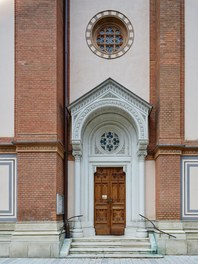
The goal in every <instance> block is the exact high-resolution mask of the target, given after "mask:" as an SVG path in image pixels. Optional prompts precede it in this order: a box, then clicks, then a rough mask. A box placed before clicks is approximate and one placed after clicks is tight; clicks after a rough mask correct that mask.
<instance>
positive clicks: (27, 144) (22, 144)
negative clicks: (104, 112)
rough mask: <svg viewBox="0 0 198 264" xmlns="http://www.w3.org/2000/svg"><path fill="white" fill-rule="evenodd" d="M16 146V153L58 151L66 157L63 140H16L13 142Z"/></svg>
mask: <svg viewBox="0 0 198 264" xmlns="http://www.w3.org/2000/svg"><path fill="white" fill-rule="evenodd" d="M13 143H14V145H15V147H16V153H21V152H23V153H24V152H31V153H33V152H34V153H35V152H45V153H46V152H47V153H53V152H56V153H58V154H59V155H60V156H61V157H62V158H64V146H63V145H62V144H61V142H57V141H49V142H47V141H42V142H41V141H37V142H35V141H16V142H13Z"/></svg>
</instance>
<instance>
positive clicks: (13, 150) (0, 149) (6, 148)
mask: <svg viewBox="0 0 198 264" xmlns="http://www.w3.org/2000/svg"><path fill="white" fill-rule="evenodd" d="M5 153H8V154H15V153H16V147H15V146H0V154H5Z"/></svg>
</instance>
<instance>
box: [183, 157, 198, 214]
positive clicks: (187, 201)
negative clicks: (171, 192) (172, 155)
mask: <svg viewBox="0 0 198 264" xmlns="http://www.w3.org/2000/svg"><path fill="white" fill-rule="evenodd" d="M181 173H182V174H181V183H182V193H181V195H182V217H183V219H198V203H197V201H198V193H197V186H198V157H183V158H182V171H181Z"/></svg>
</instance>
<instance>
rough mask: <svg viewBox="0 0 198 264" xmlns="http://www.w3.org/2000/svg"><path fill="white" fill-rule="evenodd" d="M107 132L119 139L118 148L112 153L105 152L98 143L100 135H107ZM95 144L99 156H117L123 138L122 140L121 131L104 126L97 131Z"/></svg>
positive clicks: (122, 144) (114, 127)
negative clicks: (99, 153) (114, 134)
mask: <svg viewBox="0 0 198 264" xmlns="http://www.w3.org/2000/svg"><path fill="white" fill-rule="evenodd" d="M107 132H112V133H116V134H117V136H118V138H119V141H120V142H119V145H118V147H117V148H116V149H114V150H112V151H107V150H105V149H103V148H102V146H101V143H100V140H101V136H102V134H103V133H107ZM95 144H96V147H97V149H98V150H99V151H100V152H101V154H104V155H107V156H109V155H114V154H117V153H118V152H120V150H121V149H122V148H123V146H124V138H123V135H122V133H121V130H120V129H119V128H118V127H117V126H114V125H111V126H109V125H106V126H104V127H102V128H100V129H99V130H98V131H97V133H96V135H95Z"/></svg>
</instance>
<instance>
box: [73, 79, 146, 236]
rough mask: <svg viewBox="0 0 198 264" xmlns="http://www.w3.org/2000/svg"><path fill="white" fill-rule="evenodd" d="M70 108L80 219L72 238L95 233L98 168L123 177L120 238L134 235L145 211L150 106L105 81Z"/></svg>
mask: <svg viewBox="0 0 198 264" xmlns="http://www.w3.org/2000/svg"><path fill="white" fill-rule="evenodd" d="M70 109H71V113H72V146H73V155H74V157H75V214H83V216H84V217H83V221H82V223H81V224H82V225H81V226H80V224H79V223H78V224H76V227H75V229H74V236H76V237H77V236H82V235H84V236H90V235H95V233H97V232H95V228H96V225H97V224H96V221H95V220H96V209H95V206H96V204H95V202H94V201H95V200H94V196H95V188H96V186H95V182H94V175H95V173H96V172H97V171H98V170H99V169H100V168H115V169H116V168H121V169H122V171H123V173H124V174H125V181H126V183H125V186H126V187H125V188H126V194H125V205H124V206H125V208H126V213H125V216H124V220H123V219H122V220H123V221H124V234H126V235H130V234H133V235H134V233H136V231H137V229H138V227H139V226H140V225H139V224H140V222H141V221H140V217H139V213H141V214H144V211H145V186H144V185H145V184H144V159H145V156H146V148H147V143H148V127H147V126H148V121H147V120H148V114H149V110H150V109H151V106H150V105H149V104H148V103H146V102H145V101H144V100H142V99H140V98H139V97H137V96H136V95H134V94H133V93H131V92H129V91H128V90H127V89H126V88H124V87H123V86H121V85H118V84H117V83H116V82H114V81H113V80H111V79H108V80H107V81H106V82H104V83H103V84H102V85H100V86H98V87H96V88H95V89H93V90H92V91H91V92H90V93H89V94H87V95H86V96H84V97H82V98H80V99H79V100H77V101H76V102H74V103H73V104H72V105H71V106H70ZM102 195H104V196H103V198H104V199H105V197H106V196H105V195H106V194H105V193H104V194H102V193H101V199H102ZM110 198H111V197H110ZM107 199H108V198H107ZM104 203H105V202H104ZM109 217H110V218H111V219H112V217H113V216H112V215H110V216H109ZM100 218H101V219H102V216H101V217H100ZM117 219H118V216H117ZM108 221H109V219H108ZM114 230H115V228H114Z"/></svg>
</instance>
